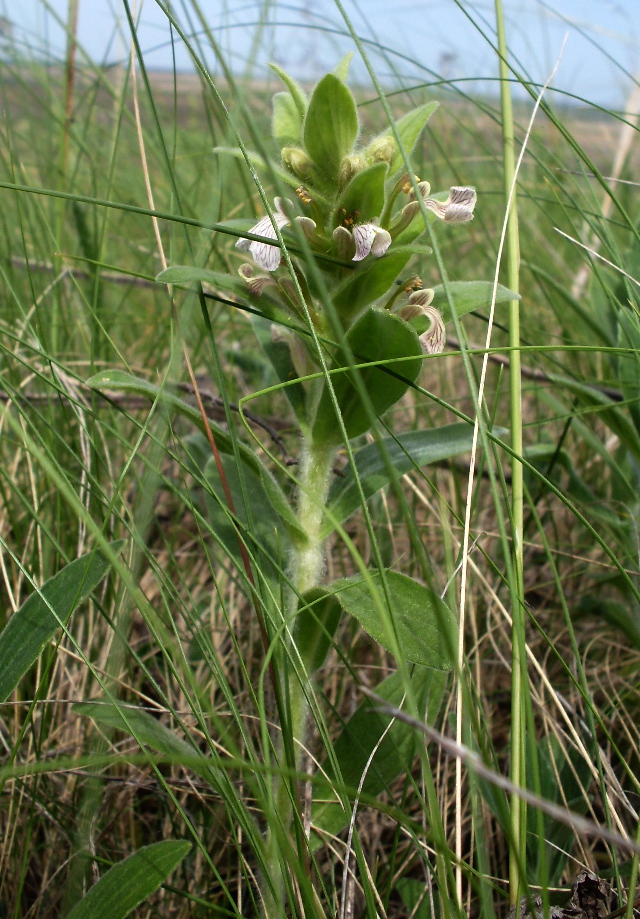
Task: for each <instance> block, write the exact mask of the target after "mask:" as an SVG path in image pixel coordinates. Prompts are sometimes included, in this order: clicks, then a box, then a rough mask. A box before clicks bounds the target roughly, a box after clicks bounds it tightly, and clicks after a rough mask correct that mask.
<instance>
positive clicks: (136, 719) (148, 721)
mask: <svg viewBox="0 0 640 919" xmlns="http://www.w3.org/2000/svg"><path fill="white" fill-rule="evenodd" d="M73 710H74V712H75V713H76V714H78V715H83V716H84V717H87V718H92V719H93V721H95V722H96V724H98V725H101V726H103V727H107V728H115V729H116V730H118V731H123V732H124V733H125V734H127V735H129V736H130V737H133V738H134V739H135V740H136V741H137V742H138V743H139V744H146V746H148V747H151V749H152V750H157V752H158V753H164V754H165V756H167V757H168V758H169V760H170V761H172V762H177V763H180V762H188V763H189V768H190V769H191V770H192V771H193V772H195V773H196V774H197V775H199V776H200V777H201V778H203V779H204V780H205V781H206V782H209V783H210V784H211V785H214V786H215V787H218V788H219V787H220V784H221V783H220V776H221V772H220V770H219V769H217V768H216V767H215V766H212V765H210V764H208V763H207V762H206V759H207V758H206V757H205V755H204V754H203V753H201V752H200V751H199V750H198V748H197V747H194V746H192V745H191V744H189V743H187V741H186V740H183V739H182V738H181V737H178V736H177V735H176V734H174V733H173V731H172V730H170V729H169V728H168V727H167V726H166V725H164V724H162V722H161V721H158V719H157V718H154V717H153V715H151V714H150V713H149V712H145V711H143V710H142V709H140V708H138V707H137V706H135V705H125V704H124V703H121V702H119V703H113V702H110V701H108V700H106V699H105V700H100V701H97V702H78V703H77V704H76V705H74V706H73Z"/></svg>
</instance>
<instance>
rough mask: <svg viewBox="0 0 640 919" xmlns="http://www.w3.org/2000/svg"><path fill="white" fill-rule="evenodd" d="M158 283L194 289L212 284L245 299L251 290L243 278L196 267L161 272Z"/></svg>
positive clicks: (169, 269) (181, 267) (180, 267)
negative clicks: (197, 286) (201, 285)
mask: <svg viewBox="0 0 640 919" xmlns="http://www.w3.org/2000/svg"><path fill="white" fill-rule="evenodd" d="M156 281H157V282H158V283H159V284H175V285H176V286H178V287H192V286H193V285H194V284H197V283H201V284H211V285H212V286H213V287H218V288H220V290H228V291H231V292H233V293H234V294H240V295H241V296H243V297H244V296H246V295H247V294H248V293H249V288H248V287H247V285H246V283H245V282H244V281H243V280H242V279H241V278H239V277H234V276H233V275H231V274H227V273H225V272H224V271H212V270H211V269H210V268H198V267H197V266H196V265H172V266H171V267H170V268H165V269H164V271H161V272H160V274H159V275H158V276H157V277H156Z"/></svg>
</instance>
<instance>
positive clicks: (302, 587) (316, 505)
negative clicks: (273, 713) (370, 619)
mask: <svg viewBox="0 0 640 919" xmlns="http://www.w3.org/2000/svg"><path fill="white" fill-rule="evenodd" d="M336 449H337V448H336V446H335V445H334V444H325V443H322V444H317V443H314V441H313V440H312V438H311V437H310V436H307V437H306V438H305V441H304V444H303V450H302V458H301V461H300V480H299V485H298V498H297V502H298V506H297V518H298V523H299V524H300V528H301V529H302V530H303V531H304V533H305V537H306V538H303V539H300V540H299V541H297V542H296V543H295V544H294V546H293V550H292V554H291V563H290V566H289V577H290V582H291V591H290V595H289V601H288V603H287V620H288V622H292V621H293V620H294V617H295V613H296V610H297V607H298V598H299V597H300V596H302V594H304V593H305V592H306V591H307V590H310V589H311V588H312V587H315V586H316V585H317V584H318V583H319V581H320V578H321V576H322V571H323V568H324V562H325V556H324V540H323V539H322V536H321V530H322V522H323V518H324V512H325V508H326V503H327V495H328V493H329V485H330V483H331V470H332V468H333V461H334V458H335V455H336ZM286 635H287V638H286V639H285V651H286V654H287V657H288V661H287V666H285V667H284V668H283V672H284V673H286V674H287V676H286V678H285V679H286V682H287V685H286V687H285V697H286V698H287V699H288V703H289V720H288V724H286V725H284V724H283V725H282V733H281V737H280V743H279V746H278V762H279V763H280V764H281V765H283V766H284V764H285V761H286V752H287V747H288V749H289V750H292V751H293V754H292V756H290V757H289V762H288V763H287V765H288V766H289V768H291V769H293V771H294V772H297V771H298V770H299V768H300V757H301V754H302V751H303V749H304V741H305V734H306V730H307V721H308V718H309V702H308V692H307V685H308V678H307V680H306V681H305V675H304V674H302V673H301V672H300V667H299V661H298V659H297V657H296V649H295V646H294V640H293V637H292V635H291V632H290V631H289V630H287V632H286ZM285 732H287V733H285ZM287 741H290V744H289V745H288V744H287ZM273 792H274V794H273V801H274V814H273V819H274V820H277V821H279V822H280V823H281V824H282V826H283V827H284V828H285V831H286V832H287V833H289V835H291V831H292V829H293V825H294V824H293V822H294V820H295V819H296V815H295V814H294V804H293V802H294V800H295V795H293V794H292V793H291V789H290V787H289V785H288V782H287V781H286V779H285V778H284V777H283V775H282V773H277V774H276V775H275V777H274V785H273ZM265 865H266V874H265V878H264V880H263V882H262V897H263V904H264V915H265V917H266V919H275V917H277V916H279V915H280V913H281V909H279V902H278V901H279V899H280V898H281V897H282V893H283V887H284V877H283V874H282V867H281V862H280V857H279V846H278V843H277V838H276V834H275V833H274V830H273V827H271V826H270V827H269V830H268V832H267V839H266V858H265Z"/></svg>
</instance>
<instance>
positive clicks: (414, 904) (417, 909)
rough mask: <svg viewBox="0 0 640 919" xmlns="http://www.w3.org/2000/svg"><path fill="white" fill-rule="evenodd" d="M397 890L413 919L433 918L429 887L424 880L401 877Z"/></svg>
mask: <svg viewBox="0 0 640 919" xmlns="http://www.w3.org/2000/svg"><path fill="white" fill-rule="evenodd" d="M396 890H397V891H398V893H399V894H400V896H401V898H402V902H403V903H404V906H405V908H406V911H407V915H409V916H411V919H433V917H432V915H431V903H430V898H429V888H428V887H427V885H426V884H425V883H424V881H419V880H418V878H408V877H403V878H399V879H398V880H397V882H396Z"/></svg>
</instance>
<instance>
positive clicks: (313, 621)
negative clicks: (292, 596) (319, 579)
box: [295, 587, 342, 674]
mask: <svg viewBox="0 0 640 919" xmlns="http://www.w3.org/2000/svg"><path fill="white" fill-rule="evenodd" d="M341 616H342V607H341V606H340V603H339V602H338V600H337V598H336V597H335V595H334V594H333V593H332V592H331V591H327V590H326V588H324V587H313V588H312V589H311V590H308V591H307V592H306V593H305V594H304V596H303V598H302V599H301V600H300V602H299V603H298V615H297V616H296V634H295V643H296V648H297V649H298V652H299V654H300V656H301V658H302V662H303V664H304V666H305V669H306V671H307V673H309V674H312V673H315V672H316V670H319V669H320V667H322V665H323V664H324V662H325V659H326V656H327V654H328V653H329V650H330V648H331V646H332V644H333V636H334V635H335V632H336V629H337V628H338V625H339V623H340V619H341Z"/></svg>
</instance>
